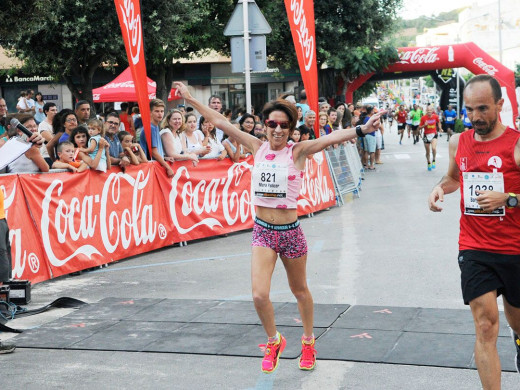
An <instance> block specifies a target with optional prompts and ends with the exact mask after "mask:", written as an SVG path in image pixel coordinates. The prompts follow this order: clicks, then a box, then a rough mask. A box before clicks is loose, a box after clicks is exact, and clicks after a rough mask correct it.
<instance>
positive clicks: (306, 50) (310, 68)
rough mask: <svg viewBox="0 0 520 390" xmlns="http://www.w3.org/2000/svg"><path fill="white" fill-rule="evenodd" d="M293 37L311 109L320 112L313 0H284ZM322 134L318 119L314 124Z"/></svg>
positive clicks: (316, 131) (318, 134) (317, 135)
mask: <svg viewBox="0 0 520 390" xmlns="http://www.w3.org/2000/svg"><path fill="white" fill-rule="evenodd" d="M284 1H285V9H286V10H287V17H288V18H289V25H290V26H291V34H292V37H293V42H294V48H295V49H296V56H297V57H298V65H299V66H300V73H301V75H302V80H303V86H304V87H305V92H306V93H307V102H308V104H309V107H310V108H311V110H314V112H316V113H318V111H319V110H318V65H317V64H316V33H315V29H314V2H313V0H284ZM314 132H315V134H316V137H319V136H320V133H319V125H318V121H316V124H315V126H314Z"/></svg>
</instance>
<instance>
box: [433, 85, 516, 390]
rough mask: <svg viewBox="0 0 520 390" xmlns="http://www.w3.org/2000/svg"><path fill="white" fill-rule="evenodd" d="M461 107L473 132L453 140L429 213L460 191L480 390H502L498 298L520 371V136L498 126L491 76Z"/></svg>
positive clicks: (498, 102) (470, 88)
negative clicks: (509, 329)
mask: <svg viewBox="0 0 520 390" xmlns="http://www.w3.org/2000/svg"><path fill="white" fill-rule="evenodd" d="M464 102H465V104H466V109H467V113H468V117H469V119H470V121H471V124H472V125H473V130H469V131H467V132H465V133H462V134H456V135H454V136H453V137H451V139H450V144H449V155H450V157H449V158H450V162H449V167H448V173H447V174H446V176H444V177H443V178H442V179H441V181H440V182H439V184H437V185H436V186H435V187H434V188H433V190H432V192H431V194H430V196H429V199H428V203H429V206H430V210H431V211H437V212H438V211H441V210H442V208H441V207H439V206H438V205H437V204H436V202H437V201H440V202H442V201H443V200H444V194H449V193H451V192H454V191H456V190H457V189H459V188H460V190H461V202H460V207H461V213H462V215H461V218H460V237H459V257H458V261H459V267H460V270H461V282H462V283H461V285H462V296H463V298H464V303H465V304H469V306H470V308H471V312H472V314H473V320H474V323H475V332H476V341H475V363H476V365H477V369H478V373H479V376H480V381H481V382H482V386H483V388H484V389H500V384H501V376H500V375H501V368H500V359H499V357H498V352H497V346H496V343H497V338H498V331H499V323H498V318H499V313H498V304H497V297H498V296H499V295H501V294H502V296H503V302H504V312H505V315H506V318H507V321H508V323H509V325H510V326H511V329H512V333H513V339H514V341H515V346H516V349H517V355H516V360H515V362H516V367H517V370H519V369H520V361H519V359H520V340H519V339H518V333H520V283H519V281H520V239H519V237H520V207H518V200H517V195H518V194H520V133H519V132H517V131H516V130H514V129H511V128H508V127H506V126H505V125H503V124H502V123H501V122H500V120H499V113H500V111H501V110H502V105H503V103H504V99H502V92H501V88H500V85H499V83H498V82H497V81H496V80H495V79H494V78H493V77H491V76H488V75H479V76H475V77H473V78H472V79H471V80H470V81H469V82H468V83H467V85H466V88H465V89H464ZM519 372H520V371H519Z"/></svg>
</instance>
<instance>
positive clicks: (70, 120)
mask: <svg viewBox="0 0 520 390" xmlns="http://www.w3.org/2000/svg"><path fill="white" fill-rule="evenodd" d="M77 121H78V120H77V119H76V118H69V119H67V120H65V122H69V123H70V122H77Z"/></svg>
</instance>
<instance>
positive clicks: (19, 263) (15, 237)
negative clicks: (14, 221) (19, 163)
mask: <svg viewBox="0 0 520 390" xmlns="http://www.w3.org/2000/svg"><path fill="white" fill-rule="evenodd" d="M16 187H17V182H16V181H15V182H14V184H13V188H12V190H11V193H10V194H7V189H6V187H5V186H3V185H2V186H0V191H2V192H3V193H4V209H5V214H6V217H7V216H8V214H9V207H11V206H13V207H14V200H15V197H16ZM22 235H23V234H22V229H21V228H18V229H17V228H11V229H10V230H9V242H10V244H11V253H12V255H13V277H15V278H21V277H22V275H23V273H24V270H25V264H26V263H28V264H29V269H30V270H31V272H32V273H34V274H37V273H38V272H39V270H40V259H39V258H38V256H37V255H36V254H34V253H32V252H31V253H29V254H28V253H27V251H26V250H22Z"/></svg>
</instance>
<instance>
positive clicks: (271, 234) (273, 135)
mask: <svg viewBox="0 0 520 390" xmlns="http://www.w3.org/2000/svg"><path fill="white" fill-rule="evenodd" d="M175 87H176V88H177V94H178V95H180V96H182V97H183V98H184V99H186V101H187V102H188V103H189V104H190V105H191V106H193V108H195V109H196V110H197V111H199V113H200V114H201V115H203V116H204V118H205V119H207V120H209V121H210V122H211V123H213V124H214V125H215V126H216V127H218V128H219V129H222V130H223V131H224V132H225V133H226V134H227V135H228V136H230V137H233V138H234V139H236V140H237V141H238V142H239V143H241V144H242V145H244V146H245V147H246V148H248V149H249V150H251V151H252V153H253V156H254V159H255V163H254V168H253V175H252V179H251V180H252V191H253V203H254V205H255V206H256V218H255V223H254V226H253V242H252V259H251V284H252V292H253V301H254V305H255V308H256V311H257V313H258V316H259V317H260V320H261V321H262V325H263V327H264V330H265V332H266V333H267V337H268V341H267V345H266V346H265V355H264V359H263V360H262V371H263V372H266V373H271V372H273V371H274V370H275V369H276V367H277V366H278V361H279V358H280V354H281V353H282V351H283V350H284V348H285V345H286V340H285V338H284V337H283V336H282V335H281V334H280V333H279V332H278V331H277V330H276V323H275V319H274V310H273V305H272V304H271V300H270V299H269V292H270V288H271V277H272V274H273V271H274V268H275V265H276V260H277V258H278V255H280V258H281V259H282V262H283V265H284V267H285V270H286V273H287V279H288V282H289V286H290V288H291V291H292V293H293V294H294V296H295V297H296V300H297V301H298V310H299V312H300V316H301V319H302V323H303V337H302V354H301V357H300V359H299V367H300V369H302V370H312V369H313V368H314V366H315V364H316V350H315V349H314V334H313V322H314V310H313V300H312V295H311V293H310V291H309V288H308V287H307V277H306V264H307V242H306V240H305V235H304V234H303V231H302V229H301V227H300V222H299V221H298V216H297V210H296V203H297V198H298V195H299V193H300V185H301V180H302V177H303V171H304V169H305V160H306V158H307V156H309V155H312V154H314V153H318V152H320V151H322V150H323V149H325V148H326V147H328V146H330V145H334V144H340V143H342V142H344V141H347V140H350V139H353V138H354V137H356V136H360V137H364V135H365V134H367V133H370V132H372V131H375V130H376V129H377V128H379V126H380V124H381V122H380V120H379V117H380V116H381V114H384V111H380V112H379V113H378V114H376V115H373V116H372V117H371V118H370V120H369V121H368V122H367V123H366V124H365V125H363V126H357V127H356V128H350V129H342V130H338V131H334V132H332V133H331V134H329V135H327V136H324V137H320V138H318V139H315V140H308V141H301V142H298V143H288V140H289V139H290V136H291V134H292V132H293V131H294V129H295V128H296V124H297V120H298V112H297V110H296V106H295V105H294V104H292V103H290V102H287V101H285V100H276V101H272V102H270V103H267V104H266V105H265V106H264V110H263V118H265V125H266V129H267V139H268V142H262V141H261V140H259V139H258V138H256V137H254V136H252V135H250V134H248V133H246V132H243V131H240V130H239V129H237V128H236V127H235V126H233V124H231V123H230V122H228V120H227V119H226V118H225V117H224V116H223V115H221V114H219V113H218V112H217V111H215V110H212V109H211V108H209V107H207V106H205V105H204V104H202V103H200V102H199V101H197V100H196V99H195V98H193V96H191V94H190V92H189V90H188V87H187V86H186V85H184V84H182V83H180V82H176V83H175Z"/></svg>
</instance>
